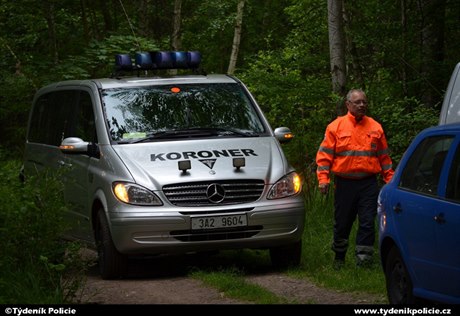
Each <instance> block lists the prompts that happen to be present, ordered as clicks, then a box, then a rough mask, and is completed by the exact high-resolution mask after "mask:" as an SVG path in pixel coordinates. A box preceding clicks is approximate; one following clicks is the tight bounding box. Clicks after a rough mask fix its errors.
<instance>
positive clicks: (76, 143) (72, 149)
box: [59, 137, 89, 154]
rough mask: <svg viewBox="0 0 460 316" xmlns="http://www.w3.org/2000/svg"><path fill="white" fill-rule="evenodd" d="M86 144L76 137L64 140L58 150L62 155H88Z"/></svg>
mask: <svg viewBox="0 0 460 316" xmlns="http://www.w3.org/2000/svg"><path fill="white" fill-rule="evenodd" d="M88 145H89V143H88V142H85V141H83V139H81V138H78V137H68V138H64V140H63V141H62V143H61V145H60V146H59V149H60V150H61V151H62V152H63V153H64V154H88Z"/></svg>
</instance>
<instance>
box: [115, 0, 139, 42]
mask: <svg viewBox="0 0 460 316" xmlns="http://www.w3.org/2000/svg"><path fill="white" fill-rule="evenodd" d="M118 1H119V2H120V5H121V7H122V9H123V12H124V13H125V17H126V20H127V21H128V24H129V27H130V28H131V32H132V33H133V36H134V39H135V40H136V43H137V49H138V50H141V45H140V43H139V41H138V40H137V37H136V34H135V33H134V28H133V25H132V24H131V20H130V19H129V16H128V13H127V12H126V10H125V6H124V5H123V2H122V0H118Z"/></svg>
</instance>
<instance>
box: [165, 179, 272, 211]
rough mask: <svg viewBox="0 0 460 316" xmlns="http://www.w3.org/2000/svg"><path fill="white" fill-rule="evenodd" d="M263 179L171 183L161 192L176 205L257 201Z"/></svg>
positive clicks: (261, 189)
mask: <svg viewBox="0 0 460 316" xmlns="http://www.w3.org/2000/svg"><path fill="white" fill-rule="evenodd" d="M263 190H264V181H263V180H227V181H225V180H223V181H203V182H190V183H179V184H171V185H166V186H164V187H163V193H164V194H165V196H166V198H167V199H168V200H169V202H171V203H172V204H174V205H176V206H216V205H228V204H230V205H232V204H241V203H250V202H254V201H257V200H258V199H259V198H260V196H261V195H262V192H263Z"/></svg>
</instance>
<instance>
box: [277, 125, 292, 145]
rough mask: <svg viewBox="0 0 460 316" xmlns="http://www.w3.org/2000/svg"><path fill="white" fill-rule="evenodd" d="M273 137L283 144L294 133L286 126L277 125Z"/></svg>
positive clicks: (289, 139) (288, 140)
mask: <svg viewBox="0 0 460 316" xmlns="http://www.w3.org/2000/svg"><path fill="white" fill-rule="evenodd" d="M275 137H276V139H277V140H278V141H279V142H280V143H281V144H285V143H288V142H290V141H291V139H293V138H294V134H292V132H291V130H290V129H289V128H287V127H277V128H276V129H275Z"/></svg>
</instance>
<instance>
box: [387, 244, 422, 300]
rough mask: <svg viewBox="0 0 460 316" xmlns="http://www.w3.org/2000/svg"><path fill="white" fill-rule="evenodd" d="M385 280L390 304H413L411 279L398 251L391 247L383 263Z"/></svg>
mask: <svg viewBox="0 0 460 316" xmlns="http://www.w3.org/2000/svg"><path fill="white" fill-rule="evenodd" d="M385 280H386V287H387V296H388V302H389V303H390V304H414V303H416V299H415V298H414V295H413V292H412V291H413V286H412V280H411V278H410V275H409V272H407V268H406V265H405V264H404V261H403V259H402V257H401V254H400V253H399V251H398V248H396V247H392V248H391V249H390V251H389V252H388V256H387V260H386V263H385Z"/></svg>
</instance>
